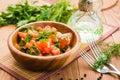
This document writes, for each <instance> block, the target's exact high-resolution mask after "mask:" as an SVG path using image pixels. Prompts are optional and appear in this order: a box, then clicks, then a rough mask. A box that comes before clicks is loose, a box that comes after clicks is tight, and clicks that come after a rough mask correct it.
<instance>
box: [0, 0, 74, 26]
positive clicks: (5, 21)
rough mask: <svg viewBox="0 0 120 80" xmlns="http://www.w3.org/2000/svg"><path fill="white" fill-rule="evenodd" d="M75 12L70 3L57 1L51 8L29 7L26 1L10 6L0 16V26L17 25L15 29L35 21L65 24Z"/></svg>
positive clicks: (45, 6)
mask: <svg viewBox="0 0 120 80" xmlns="http://www.w3.org/2000/svg"><path fill="white" fill-rule="evenodd" d="M74 11H76V9H75V8H73V7H72V6H71V5H70V3H68V2H66V1H65V0H58V2H57V3H56V4H52V5H51V6H47V5H43V6H31V5H29V3H28V1H27V0H26V1H25V2H24V3H23V4H16V5H10V6H9V7H8V8H7V11H6V12H2V13H1V15H0V26H5V25H9V24H17V27H19V26H22V25H24V24H27V23H30V22H35V21H47V20H50V21H57V22H63V23H67V22H68V19H69V18H70V16H71V15H72V13H73V12H74Z"/></svg>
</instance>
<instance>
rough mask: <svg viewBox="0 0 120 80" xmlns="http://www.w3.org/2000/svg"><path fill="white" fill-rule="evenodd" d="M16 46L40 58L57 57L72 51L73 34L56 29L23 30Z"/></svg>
mask: <svg viewBox="0 0 120 80" xmlns="http://www.w3.org/2000/svg"><path fill="white" fill-rule="evenodd" d="M17 38H18V42H17V43H15V44H14V46H15V47H16V48H17V49H18V50H20V51H22V52H24V53H26V54H31V55H38V56H55V55H59V54H63V53H65V52H67V51H69V50H70V48H71V47H70V43H71V40H72V33H64V34H63V33H61V32H59V31H58V30H57V29H56V28H55V27H52V26H49V25H47V26H44V27H36V28H35V27H33V26H30V27H28V28H21V29H20V30H19V31H18V32H17Z"/></svg>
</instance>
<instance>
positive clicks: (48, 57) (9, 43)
mask: <svg viewBox="0 0 120 80" xmlns="http://www.w3.org/2000/svg"><path fill="white" fill-rule="evenodd" d="M36 23H39V24H41V23H55V24H60V25H63V26H66V27H68V28H69V29H71V30H72V31H73V32H74V34H75V36H76V38H77V40H78V41H76V43H75V46H74V47H73V48H72V49H70V50H69V51H67V52H65V53H63V54H60V55H55V56H35V55H30V54H26V53H24V52H22V51H20V50H18V49H16V48H15V47H14V45H13V42H12V38H13V35H14V34H15V33H16V32H17V31H18V30H19V29H21V28H23V27H28V26H30V25H33V24H36ZM79 45H80V36H79V34H78V32H77V31H76V30H74V29H73V28H72V27H70V26H69V25H67V24H64V23H61V22H56V21H37V22H31V23H28V24H26V25H23V26H20V27H19V28H17V29H16V30H15V31H13V32H12V33H11V34H10V35H9V38H8V47H9V48H11V49H12V50H13V51H14V52H15V54H19V55H22V56H25V57H30V58H35V59H40V58H41V59H53V58H60V57H63V56H64V57H65V56H68V55H70V54H71V53H70V52H72V51H74V50H75V49H78V48H79V47H78V46H79Z"/></svg>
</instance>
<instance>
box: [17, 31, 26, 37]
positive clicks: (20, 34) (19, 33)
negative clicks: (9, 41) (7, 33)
mask: <svg viewBox="0 0 120 80" xmlns="http://www.w3.org/2000/svg"><path fill="white" fill-rule="evenodd" d="M18 35H19V37H21V38H26V36H27V33H24V32H18Z"/></svg>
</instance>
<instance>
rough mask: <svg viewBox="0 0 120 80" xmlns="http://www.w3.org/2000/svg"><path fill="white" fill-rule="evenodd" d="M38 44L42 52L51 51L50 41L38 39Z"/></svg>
mask: <svg viewBox="0 0 120 80" xmlns="http://www.w3.org/2000/svg"><path fill="white" fill-rule="evenodd" d="M36 45H37V47H38V49H39V50H40V51H41V52H42V53H50V42H40V41H38V42H36Z"/></svg>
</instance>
